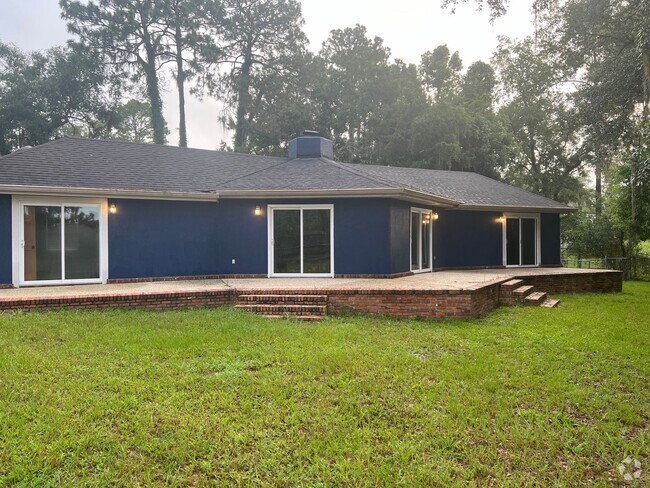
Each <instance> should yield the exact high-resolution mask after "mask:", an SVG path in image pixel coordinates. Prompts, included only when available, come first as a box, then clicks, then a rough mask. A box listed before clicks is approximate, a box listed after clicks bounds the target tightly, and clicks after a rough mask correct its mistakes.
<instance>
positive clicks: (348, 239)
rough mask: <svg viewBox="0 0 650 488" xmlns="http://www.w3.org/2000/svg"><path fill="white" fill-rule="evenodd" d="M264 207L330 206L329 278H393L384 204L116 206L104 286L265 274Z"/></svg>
mask: <svg viewBox="0 0 650 488" xmlns="http://www.w3.org/2000/svg"><path fill="white" fill-rule="evenodd" d="M269 203H271V204H282V203H291V204H296V203H304V204H309V203H311V204H317V203H334V256H335V262H334V271H335V273H337V274H388V273H390V272H391V267H390V252H391V249H390V234H389V210H390V201H389V200H386V199H354V198H351V199H340V200H339V199H337V200H334V201H332V200H303V201H296V200H290V201H285V202H283V201H275V200H274V201H262V200H222V201H220V202H218V203H216V202H214V203H213V202H174V201H151V200H126V199H112V200H110V201H109V204H115V206H116V207H117V214H115V215H110V216H109V232H108V234H109V278H110V279H126V278H151V277H164V276H198V275H213V274H266V273H267V272H268V247H267V246H268V245H267V242H268V222H267V217H268V216H267V215H266V214H267V211H266V206H267V204H269ZM256 205H260V206H262V208H263V209H264V215H262V216H255V215H254V213H253V212H254V209H255V206H256ZM233 258H234V259H235V262H236V264H235V265H233V264H232V259H233ZM407 259H408V258H407Z"/></svg>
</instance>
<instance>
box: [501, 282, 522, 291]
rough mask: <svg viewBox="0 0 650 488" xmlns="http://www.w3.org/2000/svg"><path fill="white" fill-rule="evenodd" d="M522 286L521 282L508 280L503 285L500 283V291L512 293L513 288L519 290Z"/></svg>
mask: <svg viewBox="0 0 650 488" xmlns="http://www.w3.org/2000/svg"><path fill="white" fill-rule="evenodd" d="M523 284H524V282H523V280H510V281H506V282H505V283H501V290H502V291H513V290H514V289H515V288H519V287H520V286H522V285H523Z"/></svg>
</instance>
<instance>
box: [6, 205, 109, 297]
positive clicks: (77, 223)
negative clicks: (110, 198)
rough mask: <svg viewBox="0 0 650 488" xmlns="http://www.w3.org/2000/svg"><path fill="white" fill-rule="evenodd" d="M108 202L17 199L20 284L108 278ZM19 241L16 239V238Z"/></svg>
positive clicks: (97, 280) (89, 280)
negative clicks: (18, 200)
mask: <svg viewBox="0 0 650 488" xmlns="http://www.w3.org/2000/svg"><path fill="white" fill-rule="evenodd" d="M105 207H106V204H105V202H101V201H86V202H61V201H45V200H40V199H34V200H25V201H20V202H17V204H16V205H15V206H14V208H15V209H16V210H15V211H16V212H17V213H18V215H15V216H16V217H17V219H16V221H17V223H18V229H17V230H18V239H17V242H16V244H15V247H16V251H15V254H16V255H17V257H18V260H17V261H18V268H19V269H18V280H17V281H18V284H19V285H22V286H29V285H57V284H77V283H78V284H82V283H101V282H103V281H105V278H106V276H105V275H106V270H107V266H106V260H107V258H106V256H107V250H106V241H107V237H106V233H107V228H106V219H107V216H106V213H107V212H106V209H105ZM15 241H16V239H15Z"/></svg>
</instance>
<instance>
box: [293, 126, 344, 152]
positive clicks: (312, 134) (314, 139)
mask: <svg viewBox="0 0 650 488" xmlns="http://www.w3.org/2000/svg"><path fill="white" fill-rule="evenodd" d="M333 157H334V145H333V144H332V141H330V140H329V139H325V138H324V137H321V136H320V134H319V133H318V132H317V131H315V130H305V131H303V132H302V135H301V136H299V137H296V138H295V139H291V140H290V141H289V159H299V158H328V159H332V158H333Z"/></svg>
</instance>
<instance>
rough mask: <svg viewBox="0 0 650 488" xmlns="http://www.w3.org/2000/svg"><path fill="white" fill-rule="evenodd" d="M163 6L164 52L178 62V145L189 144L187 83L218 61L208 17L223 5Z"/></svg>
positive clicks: (177, 0) (174, 0) (206, 1)
mask: <svg viewBox="0 0 650 488" xmlns="http://www.w3.org/2000/svg"><path fill="white" fill-rule="evenodd" d="M162 5H163V7H164V10H163V14H162V19H161V26H162V27H163V29H164V30H165V31H167V36H166V37H165V38H164V40H163V43H164V44H165V55H166V56H167V57H168V58H169V59H171V60H173V62H174V64H175V73H174V77H175V78H176V89H177V91H178V115H179V124H178V145H179V146H180V147H187V122H186V116H185V83H186V81H187V80H189V79H191V78H192V77H193V76H194V75H195V74H197V73H198V72H201V71H203V70H205V69H208V66H209V65H210V64H212V63H215V62H218V60H219V48H218V47H217V45H216V43H215V37H214V34H215V33H214V32H213V31H214V29H210V28H209V22H208V18H209V17H210V16H212V17H213V18H217V17H219V16H220V15H221V5H220V3H219V2H215V1H211V0H164V1H162Z"/></svg>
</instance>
